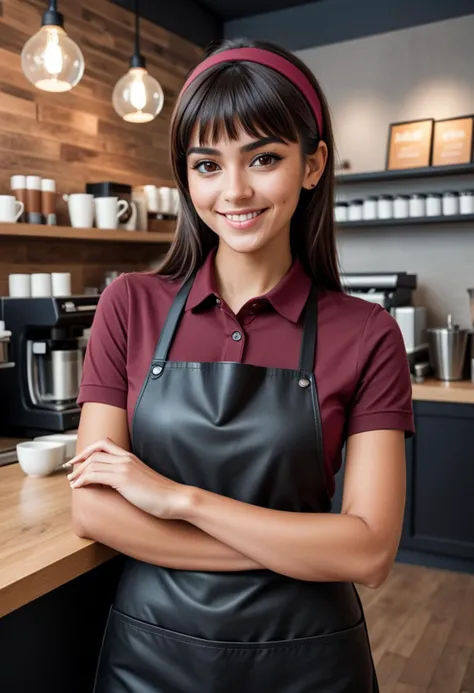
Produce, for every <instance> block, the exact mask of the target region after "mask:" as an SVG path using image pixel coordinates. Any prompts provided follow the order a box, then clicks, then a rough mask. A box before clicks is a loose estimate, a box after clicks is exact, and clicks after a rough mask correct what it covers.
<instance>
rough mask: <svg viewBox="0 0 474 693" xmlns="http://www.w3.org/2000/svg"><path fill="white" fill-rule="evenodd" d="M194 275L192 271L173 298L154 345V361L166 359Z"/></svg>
mask: <svg viewBox="0 0 474 693" xmlns="http://www.w3.org/2000/svg"><path fill="white" fill-rule="evenodd" d="M195 275H196V273H195V272H194V273H193V274H192V275H191V276H190V277H189V279H187V280H186V281H185V282H184V283H183V284H182V285H181V287H180V289H179V291H178V293H177V294H176V298H175V299H174V301H173V304H172V306H171V308H170V311H169V313H168V317H167V318H166V322H165V324H164V327H163V329H162V330H161V334H160V339H159V340H158V344H157V345H156V349H155V355H154V357H153V360H154V361H166V360H167V359H168V352H169V350H170V347H171V343H172V341H173V337H174V335H175V332H176V329H177V327H178V323H179V321H180V319H181V316H182V314H183V311H184V307H185V305H186V301H187V298H188V296H189V292H190V291H191V287H192V285H193V282H194V277H195Z"/></svg>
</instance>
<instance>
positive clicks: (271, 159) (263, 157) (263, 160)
mask: <svg viewBox="0 0 474 693" xmlns="http://www.w3.org/2000/svg"><path fill="white" fill-rule="evenodd" d="M282 158H283V157H281V156H277V155H276V154H260V156H257V158H256V159H254V160H253V162H252V165H255V166H257V167H260V166H262V167H266V166H272V165H273V164H274V163H276V162H277V161H280V160H281V159H282Z"/></svg>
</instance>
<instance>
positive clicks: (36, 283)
mask: <svg viewBox="0 0 474 693" xmlns="http://www.w3.org/2000/svg"><path fill="white" fill-rule="evenodd" d="M51 293H52V285H51V275H50V274H46V272H38V273H37V274H32V275H31V295H32V296H34V297H35V298H44V297H45V296H51Z"/></svg>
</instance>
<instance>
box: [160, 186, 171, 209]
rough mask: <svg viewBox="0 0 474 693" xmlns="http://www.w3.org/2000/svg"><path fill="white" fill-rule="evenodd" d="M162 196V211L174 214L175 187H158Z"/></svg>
mask: <svg viewBox="0 0 474 693" xmlns="http://www.w3.org/2000/svg"><path fill="white" fill-rule="evenodd" d="M158 193H159V197H160V212H161V213H162V214H173V188H158Z"/></svg>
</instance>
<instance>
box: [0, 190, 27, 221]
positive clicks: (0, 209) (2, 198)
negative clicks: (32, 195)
mask: <svg viewBox="0 0 474 693" xmlns="http://www.w3.org/2000/svg"><path fill="white" fill-rule="evenodd" d="M24 209H25V205H24V204H23V202H20V200H17V199H16V197H14V196H13V195H0V221H6V222H10V223H11V222H15V221H18V219H19V218H20V217H21V215H22V214H23V211H24Z"/></svg>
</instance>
